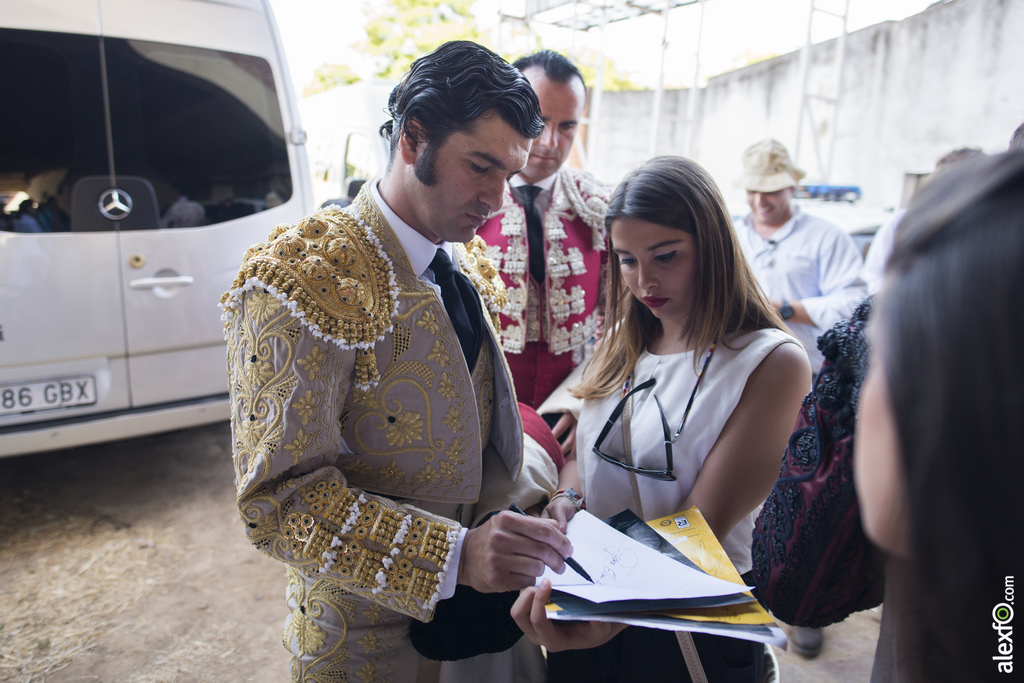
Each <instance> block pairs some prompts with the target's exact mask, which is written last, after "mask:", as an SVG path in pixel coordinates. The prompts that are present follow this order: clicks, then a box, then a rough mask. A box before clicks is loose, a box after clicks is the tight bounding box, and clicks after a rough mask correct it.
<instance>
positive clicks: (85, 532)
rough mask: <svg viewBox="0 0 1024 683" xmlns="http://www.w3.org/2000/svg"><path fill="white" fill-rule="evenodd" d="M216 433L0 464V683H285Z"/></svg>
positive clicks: (279, 617) (221, 428) (271, 601)
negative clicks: (1, 682) (283, 682)
mask: <svg viewBox="0 0 1024 683" xmlns="http://www.w3.org/2000/svg"><path fill="white" fill-rule="evenodd" d="M233 491H234V486H233V484H232V467H231V448H230V442H229V438H228V430H227V424H226V423H224V424H217V425H210V426H207V427H202V428H198V429H192V430H183V431H179V432H173V433H170V434H163V435H159V436H154V437H148V438H144V439H135V440H131V441H123V442H118V443H112V444H104V445H99V446H90V447H84V448H79V449H73V450H68V451H60V452H56V453H47V454H37V455H29V456H24V457H19V458H5V459H0V680H3V681H8V680H9V681H53V682H57V681H68V682H70V681H74V682H79V681H83V682H84V681H117V682H122V681H123V682H126V683H129V682H130V683H134V682H143V681H145V682H149V681H154V682H155V681H167V682H170V681H225V682H227V681H232V682H233V681H260V682H262V681H267V682H270V681H286V680H290V678H289V674H288V662H289V657H288V654H287V652H286V651H285V650H284V649H283V647H282V646H281V627H282V625H283V623H284V620H285V617H286V616H287V609H286V607H285V605H284V600H283V596H284V586H285V573H284V569H283V567H282V566H281V565H279V564H278V563H277V562H275V561H274V560H271V559H269V558H267V557H265V556H263V555H262V554H260V553H259V552H257V551H256V550H254V549H253V548H252V546H250V545H249V543H248V541H247V540H246V538H245V535H244V533H243V531H242V526H241V522H240V521H239V519H238V514H237V512H236V511H235V506H234V498H233Z"/></svg>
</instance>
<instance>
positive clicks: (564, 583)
mask: <svg viewBox="0 0 1024 683" xmlns="http://www.w3.org/2000/svg"><path fill="white" fill-rule="evenodd" d="M566 535H567V536H568V537H569V540H570V541H572V547H573V554H572V557H573V559H574V560H576V561H577V562H579V563H580V565H581V566H582V567H583V568H584V569H585V570H586V571H587V573H588V574H590V577H591V578H592V579H594V583H589V582H588V581H587V580H586V579H584V578H583V577H582V576H580V575H579V574H577V573H576V572H574V571H573V570H572V569H571V568H569V567H566V568H565V572H564V573H562V574H556V573H555V572H553V571H552V570H551V568H550V567H548V568H546V569H545V572H544V574H542V575H541V576H540V578H538V579H537V581H538V582H539V581H540V580H541V579H550V580H551V585H552V586H554V588H555V589H557V590H560V591H564V592H566V593H571V594H572V595H576V596H579V597H581V598H584V599H586V600H590V601H591V602H609V601H611V600H666V599H679V598H702V597H710V596H718V595H732V594H734V593H741V592H743V591H746V590H750V587H748V586H743V585H741V584H737V583H732V582H729V581H723V580H721V579H716V578H714V577H713V576H708V575H707V574H703V573H701V572H699V571H696V570H694V569H692V568H690V567H687V566H686V565H684V564H682V563H680V562H676V561H675V560H673V559H671V558H668V557H666V556H664V555H662V554H661V553H659V552H658V551H656V550H654V549H652V548H648V547H647V546H645V545H644V544H643V543H640V542H639V541H635V540H633V539H632V538H630V537H629V536H626V535H625V534H623V533H620V532H618V531H616V530H615V529H613V528H611V527H610V526H608V525H607V524H605V523H604V522H602V521H601V520H599V519H598V518H597V517H594V516H593V515H592V514H590V513H588V512H587V511H586V510H582V511H580V512H577V513H576V515H575V516H574V517H573V518H572V519H571V520H570V521H569V528H568V531H567V533H566Z"/></svg>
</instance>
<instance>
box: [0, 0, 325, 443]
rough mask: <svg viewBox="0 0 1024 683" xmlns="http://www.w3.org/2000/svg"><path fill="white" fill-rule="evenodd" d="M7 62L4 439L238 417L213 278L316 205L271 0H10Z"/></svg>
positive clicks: (220, 284)
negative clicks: (231, 401) (231, 404)
mask: <svg viewBox="0 0 1024 683" xmlns="http://www.w3.org/2000/svg"><path fill="white" fill-rule="evenodd" d="M0 64H2V65H3V76H4V97H3V104H2V106H0V136H2V140H0V199H2V203H3V204H4V205H5V206H4V208H5V211H4V213H3V215H0V456H8V455H17V454H23V453H32V452H39V451H45V450H51V449H55V448H66V447H71V446H78V445H83V444H89V443H96V442H102V441H110V440H114V439H122V438H128V437H134V436H139V435H143V434H151V433H156V432H161V431H167V430H171V429H178V428H182V427H188V426H194V425H199V424H205V423H210V422H216V421H220V420H226V419H227V418H228V415H229V411H228V398H227V375H226V370H225V346H224V337H223V327H222V323H221V321H220V311H219V309H218V300H219V298H220V295H221V294H222V293H223V292H225V291H226V290H227V289H228V287H229V286H230V284H231V281H232V279H233V277H234V275H235V273H236V271H237V268H238V265H239V263H240V261H241V257H242V254H243V253H244V252H245V250H246V249H247V248H248V247H249V246H250V245H252V244H254V243H256V242H260V241H263V240H265V239H266V236H267V233H268V232H269V230H270V229H271V228H272V227H273V226H275V225H277V224H279V223H289V222H295V221H296V220H298V219H299V218H300V217H302V216H303V215H305V214H307V213H309V212H310V211H311V210H312V208H313V203H312V192H311V190H310V178H309V171H308V167H307V164H306V157H305V150H304V146H303V144H304V138H305V136H304V133H303V132H302V130H301V129H300V125H299V118H298V109H297V105H296V102H295V98H294V94H293V93H294V91H293V89H292V86H291V82H290V78H289V75H288V69H287V67H286V65H285V59H284V52H283V47H282V44H281V40H280V37H279V35H278V32H277V26H276V23H275V21H274V17H273V13H272V11H271V9H270V5H269V2H268V1H267V0H21V1H19V2H15V3H6V4H5V7H4V10H3V12H2V13H0ZM19 208H23V209H24V211H22V212H19V211H17V209H19Z"/></svg>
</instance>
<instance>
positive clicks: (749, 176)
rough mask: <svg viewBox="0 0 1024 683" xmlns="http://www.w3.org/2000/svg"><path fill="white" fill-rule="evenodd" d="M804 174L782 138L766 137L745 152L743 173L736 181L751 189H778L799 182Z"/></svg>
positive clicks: (760, 190) (737, 183) (771, 190)
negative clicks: (793, 160) (793, 159)
mask: <svg viewBox="0 0 1024 683" xmlns="http://www.w3.org/2000/svg"><path fill="white" fill-rule="evenodd" d="M805 175H806V174H805V173H804V172H803V171H802V170H801V169H800V168H798V167H797V166H796V165H795V164H794V163H793V162H792V160H791V159H790V158H789V152H787V151H786V148H785V147H784V146H783V145H782V143H781V142H779V141H778V140H772V139H765V140H761V142H758V143H755V144H753V145H751V146H750V147H748V148H747V151H745V152H744V153H743V175H742V176H740V177H739V178H737V179H736V183H735V184H736V187H740V188H742V189H744V190H748V191H750V192H776V191H778V190H784V189H786V188H787V187H794V186H796V185H797V184H798V183H799V182H800V179H801V178H803V177H804V176H805Z"/></svg>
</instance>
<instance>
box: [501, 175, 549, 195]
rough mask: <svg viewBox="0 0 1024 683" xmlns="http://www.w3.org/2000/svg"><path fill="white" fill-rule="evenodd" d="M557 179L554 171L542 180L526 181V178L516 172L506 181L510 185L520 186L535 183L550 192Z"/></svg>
mask: <svg viewBox="0 0 1024 683" xmlns="http://www.w3.org/2000/svg"><path fill="white" fill-rule="evenodd" d="M557 180H558V173H557V172H556V173H552V174H551V175H549V176H548V177H547V178H545V179H544V180H541V181H539V182H536V183H528V182H526V178H524V177H523V176H522V175H520V174H518V173H517V174H515V175H514V176H512V179H511V180H509V181H508V184H509V185H511V186H512V187H522V186H523V185H536V186H537V187H539V188H540V189H542V190H547V191H548V192H552V191H554V189H555V182H556V181H557Z"/></svg>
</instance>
